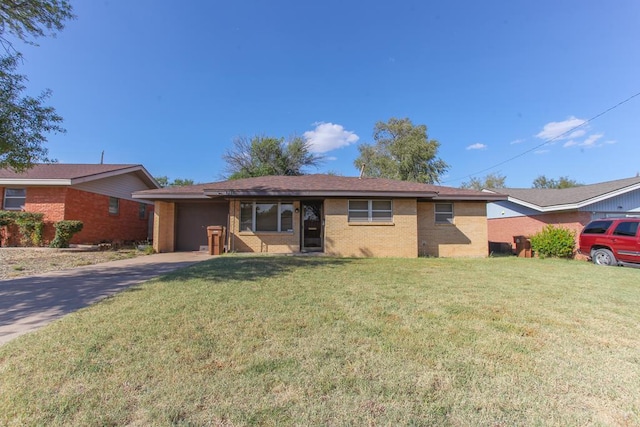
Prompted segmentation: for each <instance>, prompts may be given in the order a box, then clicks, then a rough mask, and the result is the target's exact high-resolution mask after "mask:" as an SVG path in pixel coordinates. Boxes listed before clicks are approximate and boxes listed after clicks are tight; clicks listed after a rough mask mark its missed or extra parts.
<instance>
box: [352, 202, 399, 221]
mask: <svg viewBox="0 0 640 427" xmlns="http://www.w3.org/2000/svg"><path fill="white" fill-rule="evenodd" d="M348 221H349V222H391V221H393V203H392V202H391V200H349V216H348Z"/></svg>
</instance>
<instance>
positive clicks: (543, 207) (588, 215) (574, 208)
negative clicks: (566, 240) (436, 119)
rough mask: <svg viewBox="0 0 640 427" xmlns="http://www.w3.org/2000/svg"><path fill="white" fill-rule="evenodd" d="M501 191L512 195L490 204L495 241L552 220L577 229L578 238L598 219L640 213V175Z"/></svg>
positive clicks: (529, 231)
mask: <svg viewBox="0 0 640 427" xmlns="http://www.w3.org/2000/svg"><path fill="white" fill-rule="evenodd" d="M485 191H487V190H485ZM497 191H499V192H500V193H502V194H506V195H507V196H508V198H507V200H499V201H494V202H491V203H489V204H488V206H487V218H488V224H489V241H490V242H491V243H492V245H493V244H498V245H499V244H501V245H502V246H506V247H509V246H511V245H513V244H514V241H513V240H514V239H513V238H514V236H531V235H533V234H536V233H538V232H539V231H541V230H542V229H543V228H544V227H545V226H546V225H549V224H551V225H554V226H560V227H564V228H568V229H571V230H573V231H575V233H576V240H577V238H578V236H579V234H580V231H581V230H582V228H584V226H585V225H587V224H588V223H589V222H590V221H592V220H594V219H599V218H610V217H624V216H640V177H632V178H624V179H618V180H614V181H607V182H600V183H597V184H589V185H581V186H578V187H572V188H563V189H540V188H501V189H499V190H497ZM576 243H577V242H576Z"/></svg>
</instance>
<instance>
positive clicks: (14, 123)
mask: <svg viewBox="0 0 640 427" xmlns="http://www.w3.org/2000/svg"><path fill="white" fill-rule="evenodd" d="M73 17H74V16H73V13H72V8H71V5H70V4H69V2H68V1H66V0H0V51H1V52H0V168H5V167H8V168H11V169H14V170H17V171H21V170H24V169H27V168H29V167H31V166H32V165H33V164H34V163H36V162H46V161H48V158H47V149H46V148H45V147H44V143H45V142H46V141H47V138H46V134H47V133H50V132H64V129H63V128H62V127H61V125H60V123H61V122H62V117H60V116H59V115H58V114H57V113H56V111H55V109H54V108H53V107H49V106H46V105H45V101H46V100H47V99H48V98H49V97H50V96H51V91H49V90H45V91H43V92H42V93H41V94H40V95H39V96H36V97H32V96H26V95H24V91H25V89H26V86H25V82H26V81H27V78H26V77H25V76H24V75H21V74H19V73H18V72H17V67H18V64H19V63H20V61H21V58H22V56H21V54H20V53H19V52H18V51H17V49H16V48H15V46H14V45H13V43H12V41H11V40H10V39H9V36H12V37H13V38H14V40H15V41H22V42H25V43H28V44H36V43H35V40H36V39H38V38H39V37H44V36H48V35H55V33H56V31H60V30H62V28H64V22H65V21H66V20H68V19H72V18H73Z"/></svg>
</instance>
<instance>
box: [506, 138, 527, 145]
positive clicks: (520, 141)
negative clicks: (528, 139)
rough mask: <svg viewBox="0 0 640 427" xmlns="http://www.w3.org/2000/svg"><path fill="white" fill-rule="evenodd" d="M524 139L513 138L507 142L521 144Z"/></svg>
mask: <svg viewBox="0 0 640 427" xmlns="http://www.w3.org/2000/svg"><path fill="white" fill-rule="evenodd" d="M524 141H525V140H524V139H515V140H513V141H511V142H510V143H509V144H511V145H513V144H522V143H523V142H524Z"/></svg>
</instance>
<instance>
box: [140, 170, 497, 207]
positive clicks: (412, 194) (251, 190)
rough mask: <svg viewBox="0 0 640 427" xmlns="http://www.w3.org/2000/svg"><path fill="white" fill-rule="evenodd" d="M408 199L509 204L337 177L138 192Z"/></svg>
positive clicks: (152, 196) (144, 195) (475, 194)
mask: <svg viewBox="0 0 640 427" xmlns="http://www.w3.org/2000/svg"><path fill="white" fill-rule="evenodd" d="M363 196H369V197H407V198H427V199H435V200H480V201H488V200H506V196H505V195H502V194H497V193H485V192H481V191H475V190H466V189H460V188H453V187H442V186H438V185H430V184H421V183H417V182H408V181H396V180H391V179H382V178H356V177H344V176H335V175H321V174H317V175H302V176H264V177H257V178H245V179H237V180H230V181H222V182H213V183H209V184H197V185H190V186H185V187H168V188H162V189H158V190H144V191H137V192H135V193H134V194H133V197H134V198H136V199H147V200H161V199H192V198H200V199H206V198H215V197H224V198H231V197H363Z"/></svg>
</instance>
